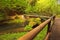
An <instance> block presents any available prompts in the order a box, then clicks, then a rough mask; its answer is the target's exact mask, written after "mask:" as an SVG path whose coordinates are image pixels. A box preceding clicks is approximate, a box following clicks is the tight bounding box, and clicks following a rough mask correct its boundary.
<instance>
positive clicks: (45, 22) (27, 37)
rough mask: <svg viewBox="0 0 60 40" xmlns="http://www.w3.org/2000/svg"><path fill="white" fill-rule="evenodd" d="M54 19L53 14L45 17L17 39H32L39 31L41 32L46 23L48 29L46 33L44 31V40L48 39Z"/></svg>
mask: <svg viewBox="0 0 60 40" xmlns="http://www.w3.org/2000/svg"><path fill="white" fill-rule="evenodd" d="M42 20H43V19H42ZM54 20H55V16H52V17H50V18H49V19H47V20H46V21H44V22H43V23H41V24H40V25H39V26H37V27H36V28H34V29H33V30H31V31H30V32H28V33H27V34H25V35H24V36H22V37H20V38H19V39H18V40H33V39H34V38H35V37H36V35H37V34H38V33H39V32H41V31H42V29H43V28H45V26H46V25H48V29H47V33H46V34H47V35H46V37H45V39H44V40H49V35H50V33H51V25H53V24H54ZM51 21H53V22H52V24H51Z"/></svg>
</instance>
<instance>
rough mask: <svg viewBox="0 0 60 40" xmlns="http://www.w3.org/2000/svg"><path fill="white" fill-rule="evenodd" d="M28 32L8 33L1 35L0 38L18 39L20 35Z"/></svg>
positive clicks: (1, 39)
mask: <svg viewBox="0 0 60 40" xmlns="http://www.w3.org/2000/svg"><path fill="white" fill-rule="evenodd" d="M26 33H27V32H18V33H8V34H3V35H0V40H17V39H18V38H19V37H21V36H23V35H24V34H26Z"/></svg>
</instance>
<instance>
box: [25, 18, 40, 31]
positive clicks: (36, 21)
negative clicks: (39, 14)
mask: <svg viewBox="0 0 60 40" xmlns="http://www.w3.org/2000/svg"><path fill="white" fill-rule="evenodd" d="M28 21H29V23H28V25H26V27H25V30H32V27H33V26H34V25H36V24H40V23H41V22H40V18H30V19H29V20H28Z"/></svg>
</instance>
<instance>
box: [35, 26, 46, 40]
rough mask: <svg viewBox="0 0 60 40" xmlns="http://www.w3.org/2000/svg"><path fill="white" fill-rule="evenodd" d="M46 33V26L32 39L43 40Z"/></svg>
mask: <svg viewBox="0 0 60 40" xmlns="http://www.w3.org/2000/svg"><path fill="white" fill-rule="evenodd" d="M46 33H47V26H46V27H45V28H44V29H43V30H42V31H41V32H40V33H39V34H38V35H37V36H36V37H35V38H34V40H43V39H44V37H45V35H46Z"/></svg>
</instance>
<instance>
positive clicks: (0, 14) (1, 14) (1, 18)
mask: <svg viewBox="0 0 60 40" xmlns="http://www.w3.org/2000/svg"><path fill="white" fill-rule="evenodd" d="M4 19H5V15H4V13H0V21H1V20H4Z"/></svg>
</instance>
